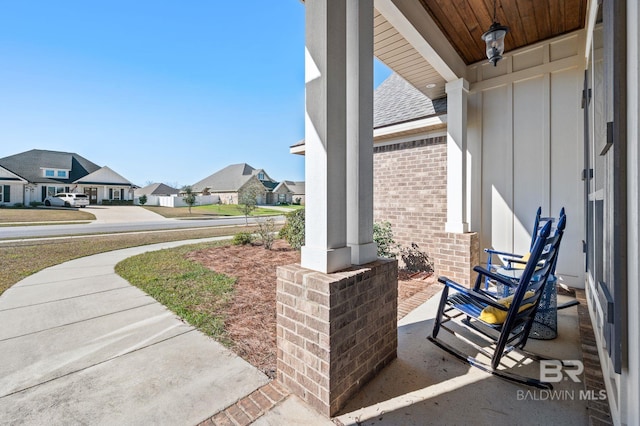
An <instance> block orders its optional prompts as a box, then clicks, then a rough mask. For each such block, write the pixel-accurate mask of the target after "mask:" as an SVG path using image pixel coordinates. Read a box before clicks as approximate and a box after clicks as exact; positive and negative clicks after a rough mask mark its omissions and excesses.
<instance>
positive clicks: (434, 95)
mask: <svg viewBox="0 0 640 426" xmlns="http://www.w3.org/2000/svg"><path fill="white" fill-rule="evenodd" d="M374 5H375V10H374V18H373V40H374V41H373V54H374V55H375V56H376V57H377V58H378V59H379V60H380V61H382V62H383V63H384V64H385V65H387V66H388V67H389V68H391V69H392V70H393V71H394V72H396V73H397V74H399V75H400V76H402V78H404V79H405V80H406V81H408V82H409V83H411V84H412V85H413V86H414V87H415V88H416V89H418V90H420V91H421V92H422V93H424V94H425V95H426V96H427V97H429V98H430V99H438V98H442V97H444V96H445V95H446V93H445V84H446V83H447V82H448V81H453V80H456V79H458V78H461V77H464V75H463V74H464V72H465V71H466V66H465V65H464V62H463V61H462V59H460V58H459V57H458V56H457V54H455V51H454V50H453V48H452V47H450V46H449V48H450V52H454V55H455V56H453V59H451V58H449V62H455V63H454V64H453V65H451V66H450V65H449V62H447V61H445V60H444V59H443V58H442V57H441V56H440V55H438V53H437V52H436V50H435V49H434V47H433V46H432V45H431V44H429V43H428V42H427V40H426V39H425V38H424V36H423V35H422V34H421V33H420V32H419V31H418V29H416V28H415V27H414V26H413V25H412V24H411V22H409V20H408V19H407V17H406V16H405V15H404V14H403V12H402V11H401V10H400V9H398V7H397V6H396V5H395V4H394V2H393V1H392V0H374ZM419 7H420V8H421V7H422V6H419ZM421 19H424V20H431V17H430V16H429V15H428V13H427V11H426V10H425V11H424V16H421ZM432 24H433V25H432V26H433V27H434V28H435V30H437V31H438V32H439V31H440V30H439V29H438V28H437V26H436V24H435V23H433V22H432ZM441 38H442V40H440V41H439V43H440V44H446V43H448V42H447V41H446V39H445V38H444V35H441ZM450 56H451V55H450ZM434 84H435V87H431V85H434ZM427 85H429V87H427Z"/></svg>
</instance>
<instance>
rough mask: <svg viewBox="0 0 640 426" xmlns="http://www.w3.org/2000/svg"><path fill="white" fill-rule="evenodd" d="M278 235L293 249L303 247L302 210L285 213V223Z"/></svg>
mask: <svg viewBox="0 0 640 426" xmlns="http://www.w3.org/2000/svg"><path fill="white" fill-rule="evenodd" d="M279 235H280V238H284V239H285V240H287V242H288V243H289V245H290V246H291V247H292V248H293V249H295V250H300V247H302V246H303V245H304V209H300V210H295V211H292V212H289V213H287V222H286V223H285V225H284V226H283V227H282V229H281V230H280V234H279Z"/></svg>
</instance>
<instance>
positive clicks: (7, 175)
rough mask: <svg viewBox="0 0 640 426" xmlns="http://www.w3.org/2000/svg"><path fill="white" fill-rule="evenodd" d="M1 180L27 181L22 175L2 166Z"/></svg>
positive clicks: (0, 169)
mask: <svg viewBox="0 0 640 426" xmlns="http://www.w3.org/2000/svg"><path fill="white" fill-rule="evenodd" d="M0 182H20V183H27V181H26V180H24V179H23V178H22V177H20V176H18V175H17V174H15V173H13V172H11V171H10V170H7V169H5V168H4V167H2V166H0Z"/></svg>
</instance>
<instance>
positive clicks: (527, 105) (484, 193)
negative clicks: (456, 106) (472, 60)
mask: <svg viewBox="0 0 640 426" xmlns="http://www.w3.org/2000/svg"><path fill="white" fill-rule="evenodd" d="M583 37H584V33H583V32H582V31H581V32H576V33H572V34H569V35H567V36H563V37H559V38H556V39H553V40H551V41H547V42H543V43H540V44H537V45H534V46H532V47H531V48H528V49H526V50H520V51H517V52H514V53H513V54H510V55H505V58H504V60H503V61H501V62H499V63H498V66H497V67H495V68H494V67H493V66H492V65H489V64H474V65H471V66H469V68H468V76H469V80H470V92H469V112H468V113H469V132H468V145H469V151H470V152H471V153H481V154H479V155H480V156H481V159H480V161H478V160H477V159H473V158H471V159H470V164H472V167H473V168H474V170H473V171H472V173H471V175H472V176H473V177H474V178H475V179H479V180H480V181H481V183H480V184H478V183H477V182H471V185H472V186H471V187H472V188H478V187H480V188H481V198H480V199H477V197H476V198H473V196H472V202H471V206H472V208H471V210H470V221H471V223H472V229H473V230H479V232H480V241H481V246H482V247H493V248H495V249H497V250H504V251H512V252H516V253H525V252H527V251H528V250H529V244H530V241H531V231H532V227H533V221H534V215H535V212H536V209H537V208H538V206H542V211H543V215H545V216H546V215H552V216H556V217H557V215H558V213H559V211H560V209H561V208H562V207H565V209H566V212H567V224H568V225H567V229H566V231H565V235H564V238H563V242H562V248H561V250H560V256H559V260H558V267H557V272H558V275H559V276H560V280H561V282H562V283H564V284H567V285H569V286H572V287H579V288H583V287H584V254H583V252H582V240H583V230H584V200H583V186H582V185H583V182H582V180H581V173H582V168H583V143H584V142H583V128H582V126H583V122H582V110H581V92H582V82H583V73H584V57H581V55H580V46H582V44H583ZM471 155H472V154H471ZM478 169H479V170H478ZM473 225H475V226H473Z"/></svg>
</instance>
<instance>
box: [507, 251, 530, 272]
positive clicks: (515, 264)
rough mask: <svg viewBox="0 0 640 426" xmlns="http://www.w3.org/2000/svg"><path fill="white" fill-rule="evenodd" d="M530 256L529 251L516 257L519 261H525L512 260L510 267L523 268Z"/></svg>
mask: <svg viewBox="0 0 640 426" xmlns="http://www.w3.org/2000/svg"><path fill="white" fill-rule="evenodd" d="M530 257H531V253H527V254H525V255H524V256H522V257H521V258H520V259H518V260H519V261H522V262H525V263H519V262H513V263H512V264H511V268H512V269H524V268H525V267H526V266H527V263H526V262H528V261H529V258H530Z"/></svg>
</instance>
